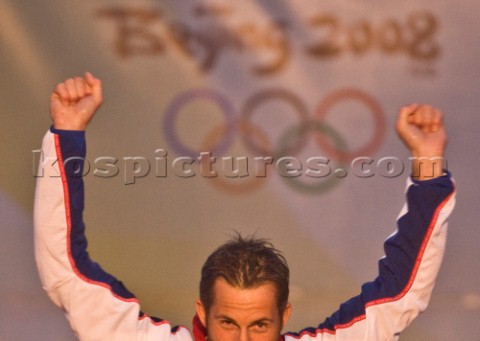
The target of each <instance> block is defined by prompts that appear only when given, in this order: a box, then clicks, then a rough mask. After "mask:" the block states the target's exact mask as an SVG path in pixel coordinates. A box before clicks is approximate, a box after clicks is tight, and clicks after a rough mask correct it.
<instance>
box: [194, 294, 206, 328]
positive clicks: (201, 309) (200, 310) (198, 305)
mask: <svg viewBox="0 0 480 341" xmlns="http://www.w3.org/2000/svg"><path fill="white" fill-rule="evenodd" d="M195 310H196V311H197V316H198V318H199V319H200V322H202V324H203V326H204V327H206V326H207V312H206V311H205V306H204V305H203V303H202V301H201V300H200V299H198V300H196V301H195Z"/></svg>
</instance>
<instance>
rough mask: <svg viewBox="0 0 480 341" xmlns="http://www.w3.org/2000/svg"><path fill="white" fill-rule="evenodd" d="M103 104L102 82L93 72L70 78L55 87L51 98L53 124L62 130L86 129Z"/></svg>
mask: <svg viewBox="0 0 480 341" xmlns="http://www.w3.org/2000/svg"><path fill="white" fill-rule="evenodd" d="M101 104H102V83H101V81H100V80H99V79H97V78H95V77H94V76H93V75H92V74H91V73H88V72H87V73H86V74H85V76H84V77H76V78H70V79H67V80H66V81H64V82H63V83H60V84H58V85H57V87H56V88H55V91H54V92H53V93H52V96H51V98H50V113H51V115H52V120H53V126H54V127H55V128H56V129H62V130H85V129H86V127H87V125H88V123H89V122H90V121H91V120H92V118H93V116H94V115H95V112H96V111H97V109H98V108H99V107H100V105H101Z"/></svg>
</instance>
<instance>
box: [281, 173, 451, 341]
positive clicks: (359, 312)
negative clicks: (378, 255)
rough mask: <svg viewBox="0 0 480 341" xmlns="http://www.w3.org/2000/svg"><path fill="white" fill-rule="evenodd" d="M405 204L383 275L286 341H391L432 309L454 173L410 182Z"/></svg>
mask: <svg viewBox="0 0 480 341" xmlns="http://www.w3.org/2000/svg"><path fill="white" fill-rule="evenodd" d="M406 197H407V202H406V204H405V206H404V207H403V209H402V211H401V212H400V215H399V217H398V220H397V230H396V232H395V233H394V234H392V235H391V236H390V237H389V238H388V239H387V240H386V242H385V246H384V248H385V257H383V258H382V259H381V260H380V261H379V275H378V277H377V278H376V279H375V281H373V282H369V283H366V284H364V285H363V286H362V290H361V293H360V294H359V295H358V296H356V297H353V298H351V299H350V300H349V301H347V302H345V303H344V304H342V305H341V306H340V308H339V310H338V311H336V312H335V313H334V314H332V315H331V316H330V317H329V318H327V319H326V320H325V321H324V322H323V323H321V324H319V325H318V326H316V327H312V328H306V329H304V330H302V331H300V332H298V333H287V334H285V336H284V339H285V340H287V341H292V340H302V341H306V340H316V341H320V340H322V341H326V340H335V341H357V340H362V341H390V340H397V339H398V338H399V336H400V333H401V332H402V331H403V330H404V329H405V328H406V327H407V326H408V325H409V324H410V323H411V322H412V320H413V319H414V318H415V317H416V316H417V315H418V314H420V313H421V312H423V311H424V310H425V309H426V308H427V305H428V302H429V300H430V295H431V293H432V290H433V287H434V285H435V281H436V278H437V274H438V271H439V269H440V264H441V262H442V258H443V254H444V250H445V243H446V237H447V220H448V217H449V216H450V213H451V212H452V210H453V208H454V205H455V186H454V184H453V182H452V180H451V178H450V174H446V175H444V176H442V177H439V178H435V179H431V180H427V181H412V180H410V179H409V181H408V185H407V191H406Z"/></svg>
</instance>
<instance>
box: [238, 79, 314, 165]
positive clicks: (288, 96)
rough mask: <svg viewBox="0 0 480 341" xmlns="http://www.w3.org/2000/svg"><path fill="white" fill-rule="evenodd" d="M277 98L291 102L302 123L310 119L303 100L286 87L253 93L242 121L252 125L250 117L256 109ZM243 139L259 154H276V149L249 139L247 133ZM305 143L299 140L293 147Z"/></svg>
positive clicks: (243, 112)
mask: <svg viewBox="0 0 480 341" xmlns="http://www.w3.org/2000/svg"><path fill="white" fill-rule="evenodd" d="M275 98H280V99H282V100H284V101H286V102H288V103H290V104H291V105H292V106H293V107H294V108H295V109H296V111H297V114H298V116H299V117H300V123H302V122H305V121H308V119H309V117H308V110H307V107H306V106H305V104H304V103H303V102H302V100H301V99H300V98H298V97H297V96H296V95H294V94H293V93H291V92H289V91H287V90H285V89H280V88H275V89H268V90H263V91H260V92H258V93H256V94H255V95H253V97H251V98H250V99H249V100H248V101H247V102H246V104H245V106H244V107H243V110H242V113H241V115H240V120H241V122H244V123H246V124H248V125H251V124H252V123H250V119H251V117H252V116H253V113H254V109H255V108H256V107H257V106H258V105H260V104H262V103H263V102H265V101H268V100H272V99H275ZM242 140H243V142H244V143H245V145H246V146H247V147H248V148H249V149H250V150H252V151H253V152H255V153H259V155H265V156H273V155H274V154H275V150H273V149H272V148H264V147H262V146H259V145H258V144H257V143H256V142H255V141H253V140H251V139H249V136H248V135H246V134H242ZM304 143H305V140H303V139H302V140H299V141H298V142H297V144H296V145H295V146H293V149H294V150H297V149H300V148H301V147H303V145H304ZM292 152H293V151H292Z"/></svg>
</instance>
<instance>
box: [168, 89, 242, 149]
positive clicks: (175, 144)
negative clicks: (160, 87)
mask: <svg viewBox="0 0 480 341" xmlns="http://www.w3.org/2000/svg"><path fill="white" fill-rule="evenodd" d="M196 99H209V100H211V101H214V102H215V103H216V104H217V105H218V106H219V107H220V108H221V109H222V110H223V113H224V114H225V119H226V127H227V129H226V130H225V135H224V137H223V138H222V139H221V140H220V142H219V143H218V145H217V146H216V147H214V148H213V150H212V152H215V153H217V154H222V153H224V152H226V151H227V150H228V148H229V147H230V145H231V144H232V142H233V129H234V127H235V124H234V122H235V109H234V108H233V106H232V104H231V103H230V102H229V101H228V100H226V99H225V98H224V97H223V96H222V95H221V94H220V93H218V92H216V91H214V90H209V89H196V90H190V91H187V92H185V93H184V94H182V95H180V96H179V97H177V98H176V99H174V100H173V102H172V103H171V104H170V105H169V107H168V108H167V110H166V113H165V122H164V126H163V127H164V129H163V131H164V133H165V138H166V139H167V142H168V143H169V144H170V145H171V146H172V148H173V150H174V151H175V152H176V153H178V154H180V155H182V156H190V157H196V156H198V154H199V153H200V152H201V151H195V150H193V149H191V148H189V147H187V146H185V145H184V144H183V143H181V142H180V141H179V140H178V139H177V134H176V127H175V122H176V121H175V119H176V117H175V116H176V115H177V114H178V112H179V111H180V109H181V108H182V106H183V105H185V104H186V103H188V102H190V101H192V100H196Z"/></svg>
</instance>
